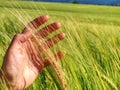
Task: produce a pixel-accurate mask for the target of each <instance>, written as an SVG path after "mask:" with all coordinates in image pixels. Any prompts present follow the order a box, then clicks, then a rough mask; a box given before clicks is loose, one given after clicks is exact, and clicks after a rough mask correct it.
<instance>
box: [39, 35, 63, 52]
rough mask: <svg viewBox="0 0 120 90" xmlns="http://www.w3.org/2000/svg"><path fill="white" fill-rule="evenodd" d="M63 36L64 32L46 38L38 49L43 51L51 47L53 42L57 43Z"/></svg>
mask: <svg viewBox="0 0 120 90" xmlns="http://www.w3.org/2000/svg"><path fill="white" fill-rule="evenodd" d="M64 38H65V34H64V33H60V34H57V35H56V36H54V37H52V38H50V39H48V40H47V41H45V43H43V44H42V46H40V48H39V49H40V51H41V52H43V51H45V50H46V49H48V48H51V47H53V45H54V44H56V43H58V42H59V41H60V40H63V39H64Z"/></svg>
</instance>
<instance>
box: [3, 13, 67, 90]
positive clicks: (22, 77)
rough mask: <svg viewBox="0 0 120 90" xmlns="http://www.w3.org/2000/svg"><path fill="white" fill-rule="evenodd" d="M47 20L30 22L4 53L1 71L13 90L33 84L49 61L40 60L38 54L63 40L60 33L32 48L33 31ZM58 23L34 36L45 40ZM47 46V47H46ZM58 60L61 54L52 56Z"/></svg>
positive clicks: (62, 34)
mask: <svg viewBox="0 0 120 90" xmlns="http://www.w3.org/2000/svg"><path fill="white" fill-rule="evenodd" d="M48 19H49V16H48V15H44V16H40V17H38V18H36V19H34V20H33V21H32V22H30V23H29V24H28V25H27V26H26V27H25V28H24V30H23V32H22V33H20V34H16V35H15V36H14V38H13V40H12V42H11V44H10V46H9V48H8V50H7V52H6V55H5V58H4V61H3V65H2V71H3V72H4V74H5V76H6V78H7V80H8V81H9V82H10V84H11V86H12V87H13V88H14V89H15V90H21V89H25V88H26V87H28V86H29V85H31V84H32V83H33V81H34V80H35V79H36V78H37V76H38V74H39V73H40V71H41V70H42V69H43V68H44V67H45V66H47V65H49V64H50V63H49V60H47V59H45V60H42V57H41V56H40V54H39V53H40V52H41V53H42V52H44V49H43V48H42V47H44V48H50V47H52V46H53V45H54V44H56V43H57V42H58V41H60V40H62V39H64V37H65V34H64V33H60V34H58V35H56V36H54V37H52V38H50V39H47V40H46V41H45V42H44V43H43V44H42V45H40V46H39V48H37V49H38V50H36V48H35V47H34V43H35V41H34V39H32V34H33V32H34V30H35V29H37V28H38V27H39V26H40V25H42V24H44V23H45V22H46V21H47V20H48ZM60 26H61V25H60V23H58V22H55V23H52V24H50V25H48V26H45V27H44V28H42V29H40V30H39V31H38V32H37V33H36V34H35V35H36V36H37V37H42V38H45V37H46V36H47V35H48V34H50V33H52V32H54V31H55V30H57V29H59V28H60ZM46 45H48V47H46ZM54 56H57V57H58V58H59V59H60V58H61V57H62V52H61V51H59V52H58V53H56V54H54Z"/></svg>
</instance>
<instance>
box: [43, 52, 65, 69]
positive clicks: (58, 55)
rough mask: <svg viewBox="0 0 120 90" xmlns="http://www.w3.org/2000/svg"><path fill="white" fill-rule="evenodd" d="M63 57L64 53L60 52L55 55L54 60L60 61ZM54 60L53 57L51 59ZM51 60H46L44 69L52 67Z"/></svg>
mask: <svg viewBox="0 0 120 90" xmlns="http://www.w3.org/2000/svg"><path fill="white" fill-rule="evenodd" d="M62 57H63V53H62V52H61V51H59V52H58V53H57V54H55V55H54V56H53V58H55V59H56V60H60V59H61V58H62ZM51 58H52V57H51ZM51 58H46V59H45V60H44V61H43V63H44V67H46V66H48V65H50V62H49V59H51Z"/></svg>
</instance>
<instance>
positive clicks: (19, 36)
mask: <svg viewBox="0 0 120 90" xmlns="http://www.w3.org/2000/svg"><path fill="white" fill-rule="evenodd" d="M28 39H29V36H27V35H25V34H16V35H15V36H14V38H13V41H19V42H21V43H24V42H26V41H27V40H28Z"/></svg>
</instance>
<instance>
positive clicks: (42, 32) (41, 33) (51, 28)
mask: <svg viewBox="0 0 120 90" xmlns="http://www.w3.org/2000/svg"><path fill="white" fill-rule="evenodd" d="M60 26H61V24H60V23H59V22H54V23H52V24H50V25H47V26H46V27H44V28H42V29H41V30H39V31H38V33H37V36H41V37H42V38H45V37H46V36H47V35H48V34H49V33H52V32H53V31H55V30H57V29H59V28H60Z"/></svg>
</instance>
